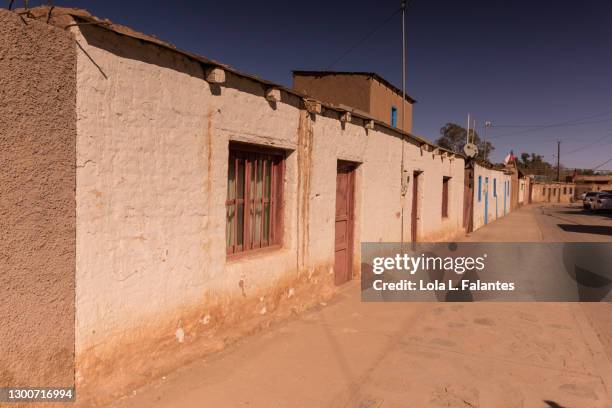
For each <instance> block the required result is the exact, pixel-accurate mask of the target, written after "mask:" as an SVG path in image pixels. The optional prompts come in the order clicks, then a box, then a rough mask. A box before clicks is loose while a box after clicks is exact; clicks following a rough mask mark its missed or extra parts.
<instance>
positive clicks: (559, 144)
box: [557, 140, 561, 181]
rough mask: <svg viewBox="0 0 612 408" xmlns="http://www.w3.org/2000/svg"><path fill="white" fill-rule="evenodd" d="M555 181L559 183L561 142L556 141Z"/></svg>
mask: <svg viewBox="0 0 612 408" xmlns="http://www.w3.org/2000/svg"><path fill="white" fill-rule="evenodd" d="M557 181H561V141H560V140H557Z"/></svg>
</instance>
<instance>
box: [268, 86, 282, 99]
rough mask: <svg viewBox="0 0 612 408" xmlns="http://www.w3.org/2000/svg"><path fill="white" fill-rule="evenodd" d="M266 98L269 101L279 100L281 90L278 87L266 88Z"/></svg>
mask: <svg viewBox="0 0 612 408" xmlns="http://www.w3.org/2000/svg"><path fill="white" fill-rule="evenodd" d="M266 99H267V100H268V101H270V102H280V100H281V91H280V89H278V88H268V89H266Z"/></svg>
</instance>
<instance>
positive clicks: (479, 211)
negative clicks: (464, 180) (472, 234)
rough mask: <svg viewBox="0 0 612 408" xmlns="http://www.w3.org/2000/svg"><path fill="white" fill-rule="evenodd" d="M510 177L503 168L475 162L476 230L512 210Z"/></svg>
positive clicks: (474, 221)
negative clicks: (498, 168)
mask: <svg viewBox="0 0 612 408" xmlns="http://www.w3.org/2000/svg"><path fill="white" fill-rule="evenodd" d="M510 179H511V176H510V174H506V172H505V171H503V170H496V169H492V168H488V167H484V166H481V165H479V164H474V205H473V206H472V208H473V213H472V217H473V228H474V231H475V230H477V229H478V228H481V227H483V226H485V225H487V224H489V223H491V222H493V221H495V220H497V219H498V218H501V217H503V216H504V215H506V214H508V213H509V212H510V192H511V191H510V190H511V188H512V187H511V183H510Z"/></svg>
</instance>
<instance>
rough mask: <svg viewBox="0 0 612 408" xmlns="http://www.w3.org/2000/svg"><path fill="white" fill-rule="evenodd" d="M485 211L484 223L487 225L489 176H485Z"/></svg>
mask: <svg viewBox="0 0 612 408" xmlns="http://www.w3.org/2000/svg"><path fill="white" fill-rule="evenodd" d="M484 196H485V210H484V211H485V213H484V223H485V225H487V224H488V223H489V178H488V177H485V190H484Z"/></svg>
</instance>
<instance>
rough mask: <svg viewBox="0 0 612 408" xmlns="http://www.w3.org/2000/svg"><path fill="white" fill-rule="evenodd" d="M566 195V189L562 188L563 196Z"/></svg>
mask: <svg viewBox="0 0 612 408" xmlns="http://www.w3.org/2000/svg"><path fill="white" fill-rule="evenodd" d="M565 194H567V187H563V195H565Z"/></svg>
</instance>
